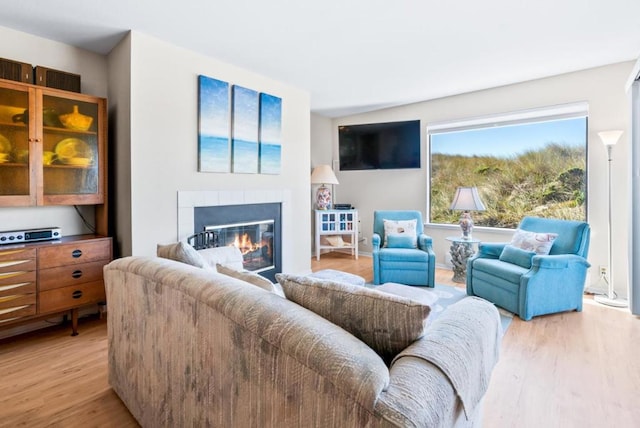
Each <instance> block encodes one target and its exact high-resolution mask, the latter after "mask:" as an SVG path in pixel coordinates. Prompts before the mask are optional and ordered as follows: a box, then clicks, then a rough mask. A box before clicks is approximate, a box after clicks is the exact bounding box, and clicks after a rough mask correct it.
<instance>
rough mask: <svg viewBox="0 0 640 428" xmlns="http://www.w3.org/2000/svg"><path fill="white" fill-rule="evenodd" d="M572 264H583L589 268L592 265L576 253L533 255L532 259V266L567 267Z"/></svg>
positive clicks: (546, 267) (545, 267)
mask: <svg viewBox="0 0 640 428" xmlns="http://www.w3.org/2000/svg"><path fill="white" fill-rule="evenodd" d="M570 264H581V265H583V266H585V267H587V268H588V267H590V266H591V264H590V263H589V262H588V261H587V260H585V259H584V257H580V256H576V255H575V254H557V255H553V256H551V255H546V256H533V258H532V259H531V267H532V268H539V269H566V268H568V267H569V265H570Z"/></svg>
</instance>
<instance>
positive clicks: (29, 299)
mask: <svg viewBox="0 0 640 428" xmlns="http://www.w3.org/2000/svg"><path fill="white" fill-rule="evenodd" d="M35 314H36V295H35V294H17V295H8V296H3V297H0V322H9V321H13V320H15V319H16V318H20V317H25V316H29V315H35Z"/></svg>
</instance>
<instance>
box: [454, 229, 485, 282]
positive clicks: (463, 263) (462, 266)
mask: <svg viewBox="0 0 640 428" xmlns="http://www.w3.org/2000/svg"><path fill="white" fill-rule="evenodd" d="M446 239H447V241H450V242H451V247H450V248H449V253H450V254H451V263H453V278H452V280H453V282H462V283H464V282H466V281H467V260H469V257H471V256H473V255H474V254H475V253H476V250H475V248H474V244H477V243H479V242H480V240H479V239H463V238H461V237H456V236H449V237H447V238H446Z"/></svg>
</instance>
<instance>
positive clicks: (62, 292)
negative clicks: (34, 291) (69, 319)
mask: <svg viewBox="0 0 640 428" xmlns="http://www.w3.org/2000/svg"><path fill="white" fill-rule="evenodd" d="M38 296H39V300H40V313H41V314H46V313H47V312H56V311H64V310H66V309H70V308H76V307H79V306H83V305H88V304H90V303H97V302H100V301H103V300H105V299H106V296H105V293H104V284H103V282H102V281H94V282H85V283H83V284H78V285H71V286H68V287H63V288H54V289H53V290H47V291H41V292H40V293H38Z"/></svg>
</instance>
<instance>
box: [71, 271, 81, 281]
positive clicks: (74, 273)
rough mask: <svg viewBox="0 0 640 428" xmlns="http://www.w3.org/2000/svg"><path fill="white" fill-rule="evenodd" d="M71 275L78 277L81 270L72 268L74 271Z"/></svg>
mask: <svg viewBox="0 0 640 428" xmlns="http://www.w3.org/2000/svg"><path fill="white" fill-rule="evenodd" d="M71 276H72V277H74V278H76V279H78V278H80V277H81V276H82V271H81V270H74V271H73V272H72V273H71Z"/></svg>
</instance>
